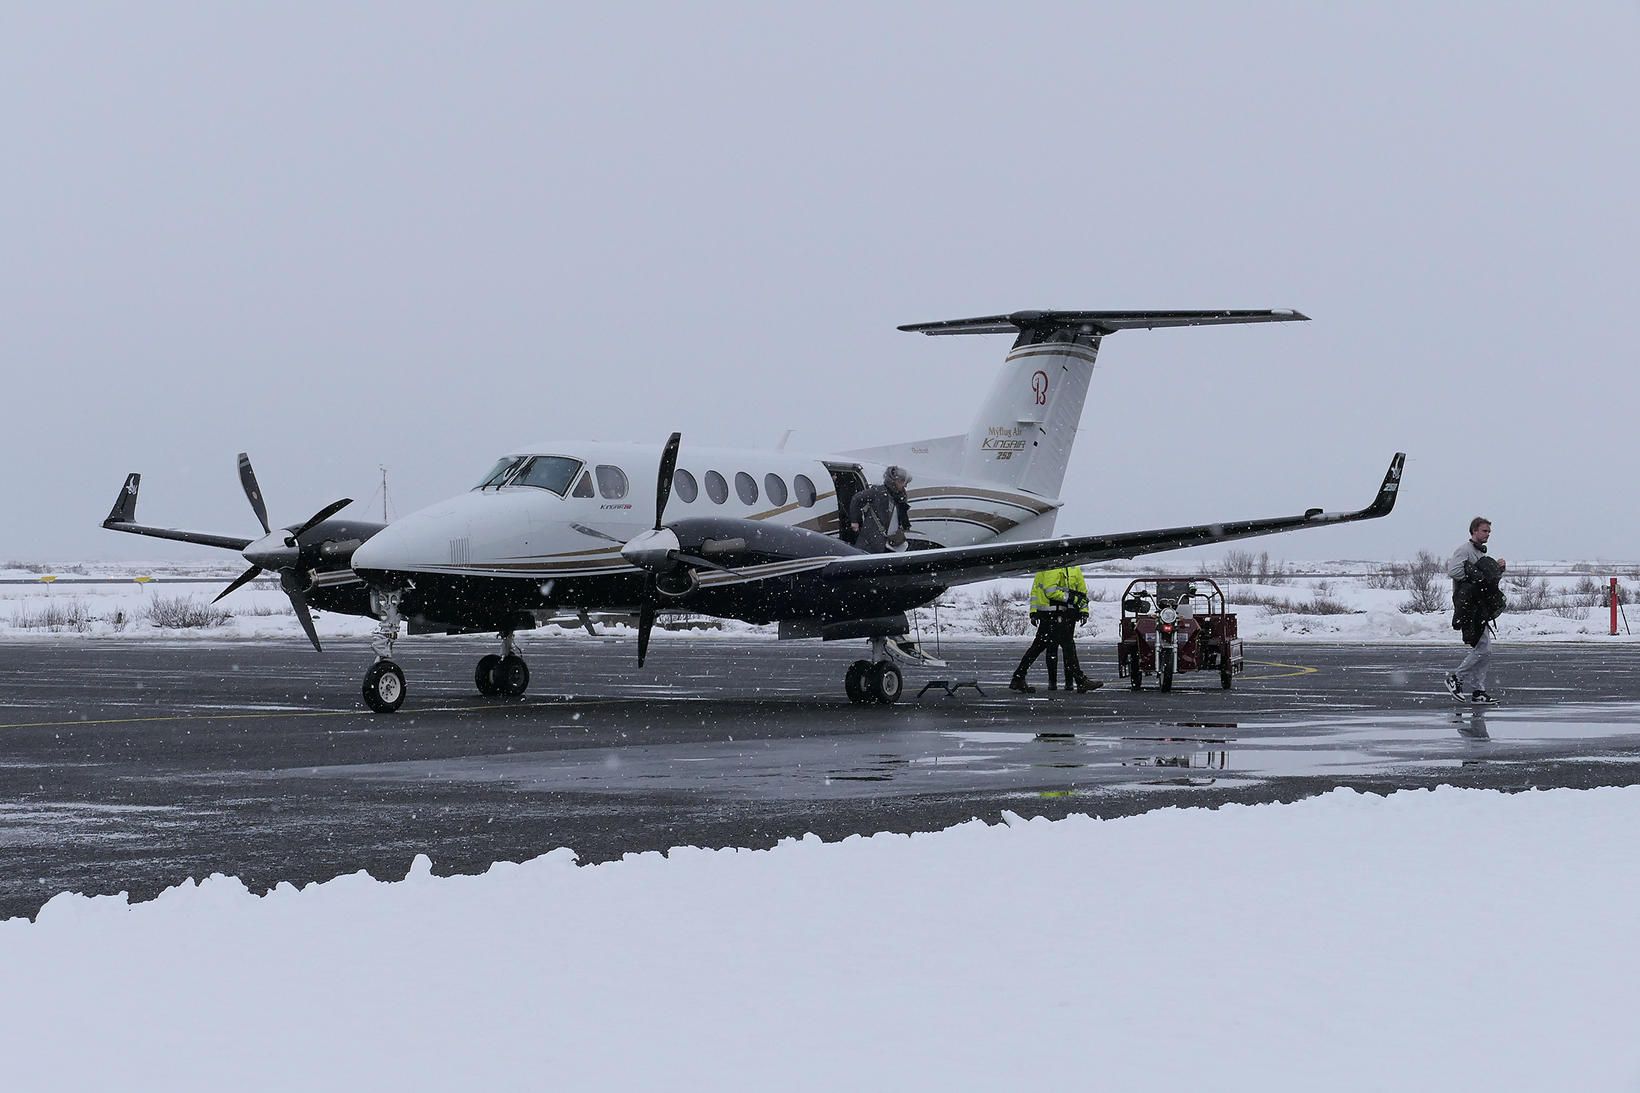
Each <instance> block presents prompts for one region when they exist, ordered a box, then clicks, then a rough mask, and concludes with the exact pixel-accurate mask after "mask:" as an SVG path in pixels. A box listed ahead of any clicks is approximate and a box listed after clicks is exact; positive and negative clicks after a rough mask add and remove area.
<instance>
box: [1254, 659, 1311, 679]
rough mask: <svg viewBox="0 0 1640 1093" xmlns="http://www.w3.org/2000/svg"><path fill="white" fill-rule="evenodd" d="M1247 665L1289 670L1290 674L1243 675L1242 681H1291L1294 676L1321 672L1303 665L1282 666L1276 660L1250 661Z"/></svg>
mask: <svg viewBox="0 0 1640 1093" xmlns="http://www.w3.org/2000/svg"><path fill="white" fill-rule="evenodd" d="M1247 663H1248V664H1258V665H1262V666H1263V667H1265V668H1291V669H1292V671H1290V672H1272V673H1270V674H1268V675H1256V676H1250V675H1247V674H1245V673H1243V675H1242V677H1241V678H1243V679H1248V680H1252V679H1291V678H1292V677H1294V676H1313V675H1315V674H1316V673H1317V672H1319V671H1321V669H1320V668H1311V667H1309V666H1308V665H1304V664H1283V663H1281V662H1280V661H1278V660H1250V661H1248V662H1247Z"/></svg>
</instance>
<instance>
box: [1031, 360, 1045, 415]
mask: <svg viewBox="0 0 1640 1093" xmlns="http://www.w3.org/2000/svg"><path fill="white" fill-rule="evenodd" d="M1031 392H1032V393H1033V394H1034V395H1036V404H1037V405H1038V406H1046V405H1048V373H1046V372H1044V371H1042V369H1040V368H1038V369H1037V370H1036V371H1035V372H1032V373H1031Z"/></svg>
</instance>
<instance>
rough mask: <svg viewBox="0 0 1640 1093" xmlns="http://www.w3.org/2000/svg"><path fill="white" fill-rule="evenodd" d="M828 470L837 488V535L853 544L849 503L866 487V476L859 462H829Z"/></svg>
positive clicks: (833, 484)
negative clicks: (849, 520)
mask: <svg viewBox="0 0 1640 1093" xmlns="http://www.w3.org/2000/svg"><path fill="white" fill-rule="evenodd" d="M826 471H827V473H829V474H830V475H831V483H832V486H833V487H834V488H835V489H836V490H837V537H838V538H839V539H841V540H842V541H843V542H845V543H849V544H852V543H853V542H854V532H853V531H852V530H851V529H850V528H849V526H848V503H849V502H850V501H852V500H854V495H855V494H857V493H859V492H860V491H861V490H863V489H865V488H866V476H865V475H863V474H861V473H860V465H859V464H858V463H827V464H826Z"/></svg>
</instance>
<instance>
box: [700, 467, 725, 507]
mask: <svg viewBox="0 0 1640 1093" xmlns="http://www.w3.org/2000/svg"><path fill="white" fill-rule="evenodd" d="M706 496H707V497H710V498H711V499H712V504H714V505H721V504H723V502H725V501H727V500H729V483H728V482H726V481H724V479H723V476H722V475H721V474H719V473H718V472H716V471H707V472H706Z"/></svg>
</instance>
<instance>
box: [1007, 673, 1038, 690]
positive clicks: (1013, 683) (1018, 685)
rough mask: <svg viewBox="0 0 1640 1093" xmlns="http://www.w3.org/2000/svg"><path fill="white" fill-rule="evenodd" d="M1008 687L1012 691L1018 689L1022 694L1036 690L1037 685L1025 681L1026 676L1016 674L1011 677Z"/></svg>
mask: <svg viewBox="0 0 1640 1093" xmlns="http://www.w3.org/2000/svg"><path fill="white" fill-rule="evenodd" d="M1008 689H1009V690H1010V691H1018V692H1019V693H1020V694H1027V693H1029V692H1031V691H1034V690H1036V688H1035V687H1033V686H1031V685H1030V684H1029V683H1026V682H1025V678H1024V677H1023V676H1015V677H1014V678H1013V679H1010V680H1009V681H1008Z"/></svg>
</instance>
